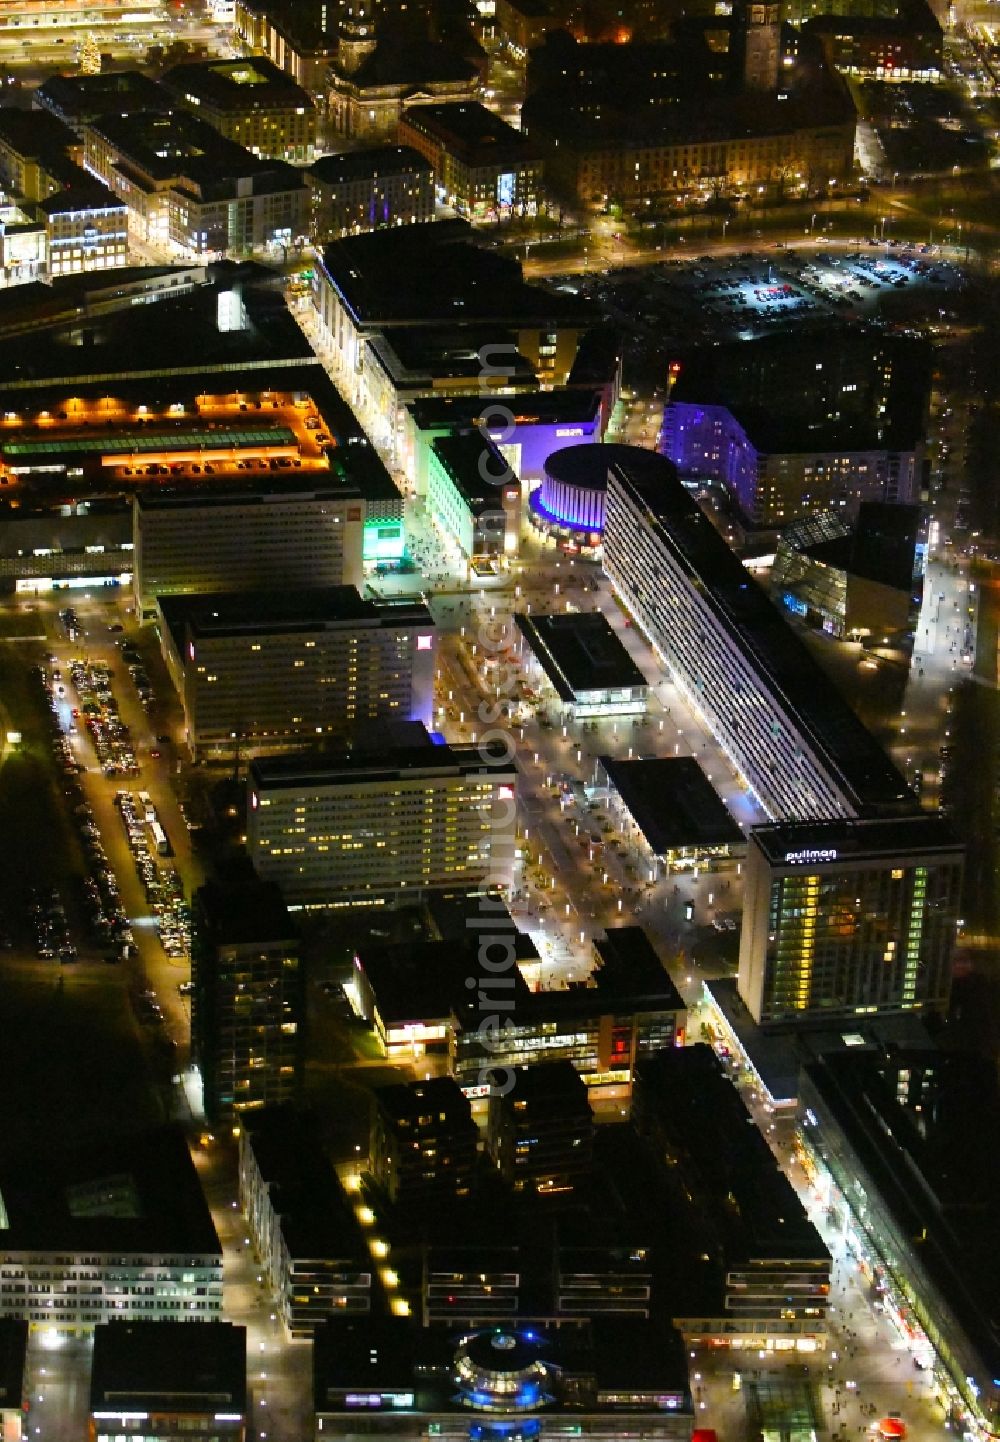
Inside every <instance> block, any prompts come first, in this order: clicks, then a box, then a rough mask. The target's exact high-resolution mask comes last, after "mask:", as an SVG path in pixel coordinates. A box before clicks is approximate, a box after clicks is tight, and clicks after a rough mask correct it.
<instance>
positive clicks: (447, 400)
mask: <svg viewBox="0 0 1000 1442" xmlns="http://www.w3.org/2000/svg"><path fill="white" fill-rule="evenodd" d="M497 406H504V407H505V408H506V409H508V410H510V411H512V412H513V414H514V423H515V425H518V426H572V425H586V424H593V423H596V422H598V421H599V420H600V414H601V393H600V391H598V390H585V389H582V388H581V389H579V390H577V389H572V390H571V389H570V388H569V387H565V386H564V387H560V388H558V389H556V390H551V391H537V392H534V393H532V394H531V395H523V394H519V395H518V396H517V397H516V399H514V400H513V401H512V399H511V397H510V396H509V395H502V396H501V395H477V396H427V397H418V398H417V399H416V400H413V401H410V403H409V405H408V406H407V410H408V411H409V413H410V415H411V416H412V417H413V420H414V423H415V425H416V426H417V428H418V430H421V431H431V430H438V429H442V430H464V429H465V428H466V427H469V426H475V425H478V424H479V423H480V421H481V420H482V419H483V417H484V416H485V417H489V416H490V415H491V414H492V415H493V416H494V417H496V414H497V412H496V407H497Z"/></svg>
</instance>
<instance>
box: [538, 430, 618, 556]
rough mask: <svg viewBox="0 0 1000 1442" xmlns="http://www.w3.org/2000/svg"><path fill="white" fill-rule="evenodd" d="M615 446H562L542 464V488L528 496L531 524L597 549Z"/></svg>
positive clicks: (557, 535) (601, 530)
mask: <svg viewBox="0 0 1000 1442" xmlns="http://www.w3.org/2000/svg"><path fill="white" fill-rule="evenodd" d="M619 449H620V448H619V447H618V446H600V447H594V446H589V445H575V446H566V447H565V448H564V449H562V450H558V451H556V452H555V453H554V454H553V455H551V456H549V457H548V459H547V460H546V462H545V468H544V473H543V475H542V484H541V485H540V486H539V487H538V489H537V490H536V491H534V492H533V493H532V496H531V500H530V502H529V507H528V510H529V515H530V517H531V521H532V524H533V525H534V526H535V527H536V528H537V529H539V530H541V531H543V532H545V533H546V534H551V535H554V536H556V537H564V538H566V539H568V540H572V541H573V542H575V543H576V544H578V545H579V546H581V547H587V548H593V547H596V546H598V545H600V542H601V537H602V535H603V534H604V510H605V504H606V500H607V489H608V467H609V466H610V465H611V463H612V461H613V460H614V459H615V456H616V455H617V453H618V451H619Z"/></svg>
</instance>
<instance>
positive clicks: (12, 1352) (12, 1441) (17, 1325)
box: [0, 1317, 30, 1442]
mask: <svg viewBox="0 0 1000 1442" xmlns="http://www.w3.org/2000/svg"><path fill="white" fill-rule="evenodd" d="M27 1360H28V1323H27V1322H26V1321H24V1320H18V1318H16V1317H2V1318H0V1436H2V1437H3V1439H4V1442H23V1439H25V1438H26V1437H27V1436H28V1412H29V1403H28V1391H29V1385H30V1384H29V1379H28V1375H27Z"/></svg>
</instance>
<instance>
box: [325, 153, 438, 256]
mask: <svg viewBox="0 0 1000 1442" xmlns="http://www.w3.org/2000/svg"><path fill="white" fill-rule="evenodd" d="M309 183H310V186H311V187H312V206H313V210H312V229H313V234H314V235H315V236H316V237H317V239H318V240H321V241H322V240H334V239H336V238H337V237H338V236H342V235H358V234H360V232H361V231H363V230H378V229H379V228H380V227H381V226H384V225H415V224H417V223H418V222H421V221H427V220H433V219H434V170H433V168H432V166H431V163H430V161H429V160H426V159H425V158H424V156H423V155H421V154H419V153H418V152H417V151H416V150H414V149H413V148H412V147H411V146H408V145H378V146H374V147H373V148H372V149H369V150H348V151H345V152H344V154H342V155H322V156H320V157H319V158H318V159H316V160H314V161H313V163H312V165H311V166H310V167H309Z"/></svg>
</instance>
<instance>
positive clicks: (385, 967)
mask: <svg viewBox="0 0 1000 1442" xmlns="http://www.w3.org/2000/svg"><path fill="white" fill-rule="evenodd" d="M511 941H512V944H513V945H514V947H515V951H516V955H517V957H518V959H520V960H524V961H537V960H538V952H537V950H536V949H535V944H534V942H533V941H532V940H531V937H530V936H528V934H527V932H520V931H518V932H515V933H514V934H513V935H512V937H511ZM478 947H479V939H478V936H477V935H476V934H475V933H474V932H472V931H470V932H468V933H467V934H466V935H465V936H464V937H461V938H457V939H454V940H448V941H416V942H407V943H405V944H400V945H395V946H383V945H377V944H375V943H371V944H368V945H365V946H362V947H359V948H358V952H357V961H358V964H359V966H360V967H361V970H362V971H363V972H364V974H365V977H366V978H367V981H368V984H369V985H370V987H371V989H372V993H373V995H374V997H375V1004H376V1006H377V1008H378V1014H379V1016H380V1017H381V1019H382V1021H383V1023H384V1024H385V1025H386V1026H389V1025H390V1024H393V1023H402V1022H408V1021H417V1020H421V1019H430V1018H435V1019H440V1018H442V1017H449V1016H455V1017H459V1016H461V1015H463V1014H464V1013H465V1012H467V1011H468V1010H469V1009H470V1008H471V1007H473V1005H474V1000H473V1001H470V1000H469V996H470V993H469V991H468V989H467V987H466V985H465V982H466V978H467V977H469V976H470V975H472V974H473V971H472V970H470V968H474V967H475V958H476V954H477V952H478ZM512 980H513V983H514V985H513V989H512V991H511V993H510V1000H511V1001H512V1002H513V1004H514V1006H515V1007H516V1008H518V1009H519V1008H520V1007H521V1006H523V1005H526V1004H527V1003H528V1002H529V1001H530V1000H531V999H532V998H531V993H530V992H529V991H528V987H527V984H526V983H525V981H524V978H523V977H522V976H521V973H520V971H518V970H517V968H516V967H515V968H514V971H513V973H512ZM505 995H506V993H505ZM476 1020H478V1013H476ZM475 1024H476V1023H475V1022H473V1025H475Z"/></svg>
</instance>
